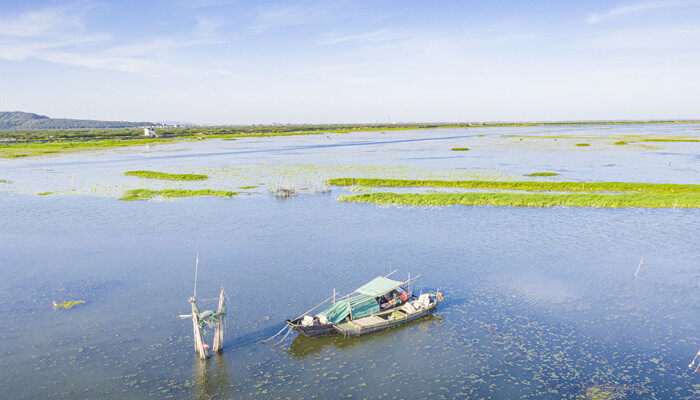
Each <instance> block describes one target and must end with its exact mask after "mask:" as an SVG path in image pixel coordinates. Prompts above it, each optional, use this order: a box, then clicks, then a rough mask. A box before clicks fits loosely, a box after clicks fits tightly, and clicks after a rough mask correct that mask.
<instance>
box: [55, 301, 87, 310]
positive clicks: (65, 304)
mask: <svg viewBox="0 0 700 400" xmlns="http://www.w3.org/2000/svg"><path fill="white" fill-rule="evenodd" d="M83 303H85V300H70V301H64V302H63V303H58V304H56V303H55V302H54V303H53V308H54V309H59V308H63V309H65V310H69V309H71V308H73V307H75V306H77V305H78V304H83Z"/></svg>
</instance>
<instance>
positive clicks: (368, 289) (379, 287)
mask: <svg viewBox="0 0 700 400" xmlns="http://www.w3.org/2000/svg"><path fill="white" fill-rule="evenodd" d="M401 283H402V282H399V281H395V280H392V279H387V278H385V277H383V276H378V277H376V278H374V279H372V280H371V281H369V282H368V283H366V284H364V285H362V286H361V287H360V288H359V289H357V290H356V292H357V293H361V294H366V295H367V296H372V297H376V296H379V295H381V294H384V293H386V292H388V291H390V290H392V289H395V288H397V287H398V286H401Z"/></svg>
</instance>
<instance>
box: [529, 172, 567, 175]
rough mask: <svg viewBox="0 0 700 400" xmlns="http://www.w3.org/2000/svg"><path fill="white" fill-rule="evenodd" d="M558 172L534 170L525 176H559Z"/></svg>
mask: <svg viewBox="0 0 700 400" xmlns="http://www.w3.org/2000/svg"><path fill="white" fill-rule="evenodd" d="M557 175H559V174H557V173H556V172H532V173H530V174H526V175H525V176H557Z"/></svg>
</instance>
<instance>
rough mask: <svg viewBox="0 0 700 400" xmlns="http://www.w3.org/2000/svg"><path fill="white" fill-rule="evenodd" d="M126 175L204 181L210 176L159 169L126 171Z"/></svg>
mask: <svg viewBox="0 0 700 400" xmlns="http://www.w3.org/2000/svg"><path fill="white" fill-rule="evenodd" d="M124 175H127V176H138V177H139V178H146V179H164V180H169V181H203V180H205V179H207V178H209V177H208V176H207V175H199V174H170V173H167V172H159V171H144V170H142V171H126V172H124Z"/></svg>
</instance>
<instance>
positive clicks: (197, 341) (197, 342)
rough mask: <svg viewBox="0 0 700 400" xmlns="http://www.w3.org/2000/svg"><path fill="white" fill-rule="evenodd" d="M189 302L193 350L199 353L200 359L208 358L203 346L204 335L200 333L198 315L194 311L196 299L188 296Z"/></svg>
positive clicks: (206, 349) (205, 348)
mask: <svg viewBox="0 0 700 400" xmlns="http://www.w3.org/2000/svg"><path fill="white" fill-rule="evenodd" d="M190 304H191V305H192V330H193V334H194V350H195V352H197V355H199V358H201V359H207V358H209V349H208V348H207V347H205V346H204V345H205V343H204V335H202V330H201V329H199V317H198V316H197V312H196V311H195V307H196V300H195V298H194V297H190Z"/></svg>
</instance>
